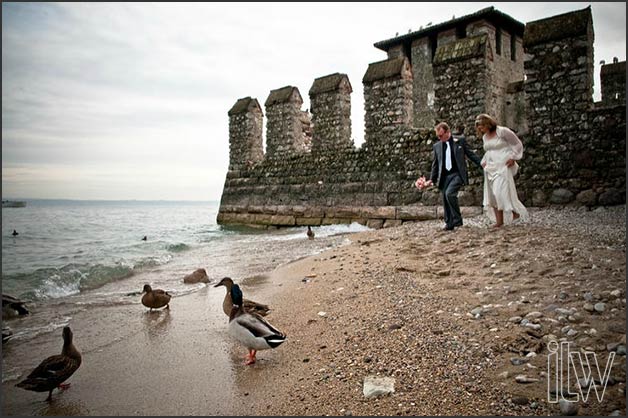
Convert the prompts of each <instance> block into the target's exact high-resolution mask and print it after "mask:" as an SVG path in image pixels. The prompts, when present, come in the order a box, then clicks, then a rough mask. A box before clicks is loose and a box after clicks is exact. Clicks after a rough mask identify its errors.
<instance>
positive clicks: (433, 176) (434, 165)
mask: <svg viewBox="0 0 628 418" xmlns="http://www.w3.org/2000/svg"><path fill="white" fill-rule="evenodd" d="M432 150H433V151H434V158H433V159H432V173H431V174H430V180H432V183H434V184H436V181H437V180H438V154H436V148H435V147H432Z"/></svg>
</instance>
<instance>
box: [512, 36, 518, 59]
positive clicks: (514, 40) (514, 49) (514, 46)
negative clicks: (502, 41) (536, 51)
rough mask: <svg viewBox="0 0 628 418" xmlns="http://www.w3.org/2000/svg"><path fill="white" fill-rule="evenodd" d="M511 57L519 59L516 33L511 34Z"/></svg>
mask: <svg viewBox="0 0 628 418" xmlns="http://www.w3.org/2000/svg"><path fill="white" fill-rule="evenodd" d="M510 59H511V60H513V61H517V37H516V36H515V34H514V33H511V34H510Z"/></svg>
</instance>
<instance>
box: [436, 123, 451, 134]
mask: <svg viewBox="0 0 628 418" xmlns="http://www.w3.org/2000/svg"><path fill="white" fill-rule="evenodd" d="M440 128H443V131H445V132H449V125H447V123H446V122H441V123H439V124H438V125H436V126H435V127H434V130H435V131H437V130H439V129H440Z"/></svg>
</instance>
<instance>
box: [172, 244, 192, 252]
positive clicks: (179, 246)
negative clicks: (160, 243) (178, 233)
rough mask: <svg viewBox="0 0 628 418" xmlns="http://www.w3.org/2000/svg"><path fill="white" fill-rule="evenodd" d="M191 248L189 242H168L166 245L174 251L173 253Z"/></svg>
mask: <svg viewBox="0 0 628 418" xmlns="http://www.w3.org/2000/svg"><path fill="white" fill-rule="evenodd" d="M189 249H190V246H189V245H187V244H184V243H182V242H180V243H178V244H168V245H167V246H166V250H168V251H170V252H173V253H180V252H182V251H187V250H189Z"/></svg>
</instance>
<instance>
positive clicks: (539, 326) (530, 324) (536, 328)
mask: <svg viewBox="0 0 628 418" xmlns="http://www.w3.org/2000/svg"><path fill="white" fill-rule="evenodd" d="M525 326H526V327H527V328H532V329H534V330H540V329H541V324H532V323H527V324H526V325H525Z"/></svg>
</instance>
